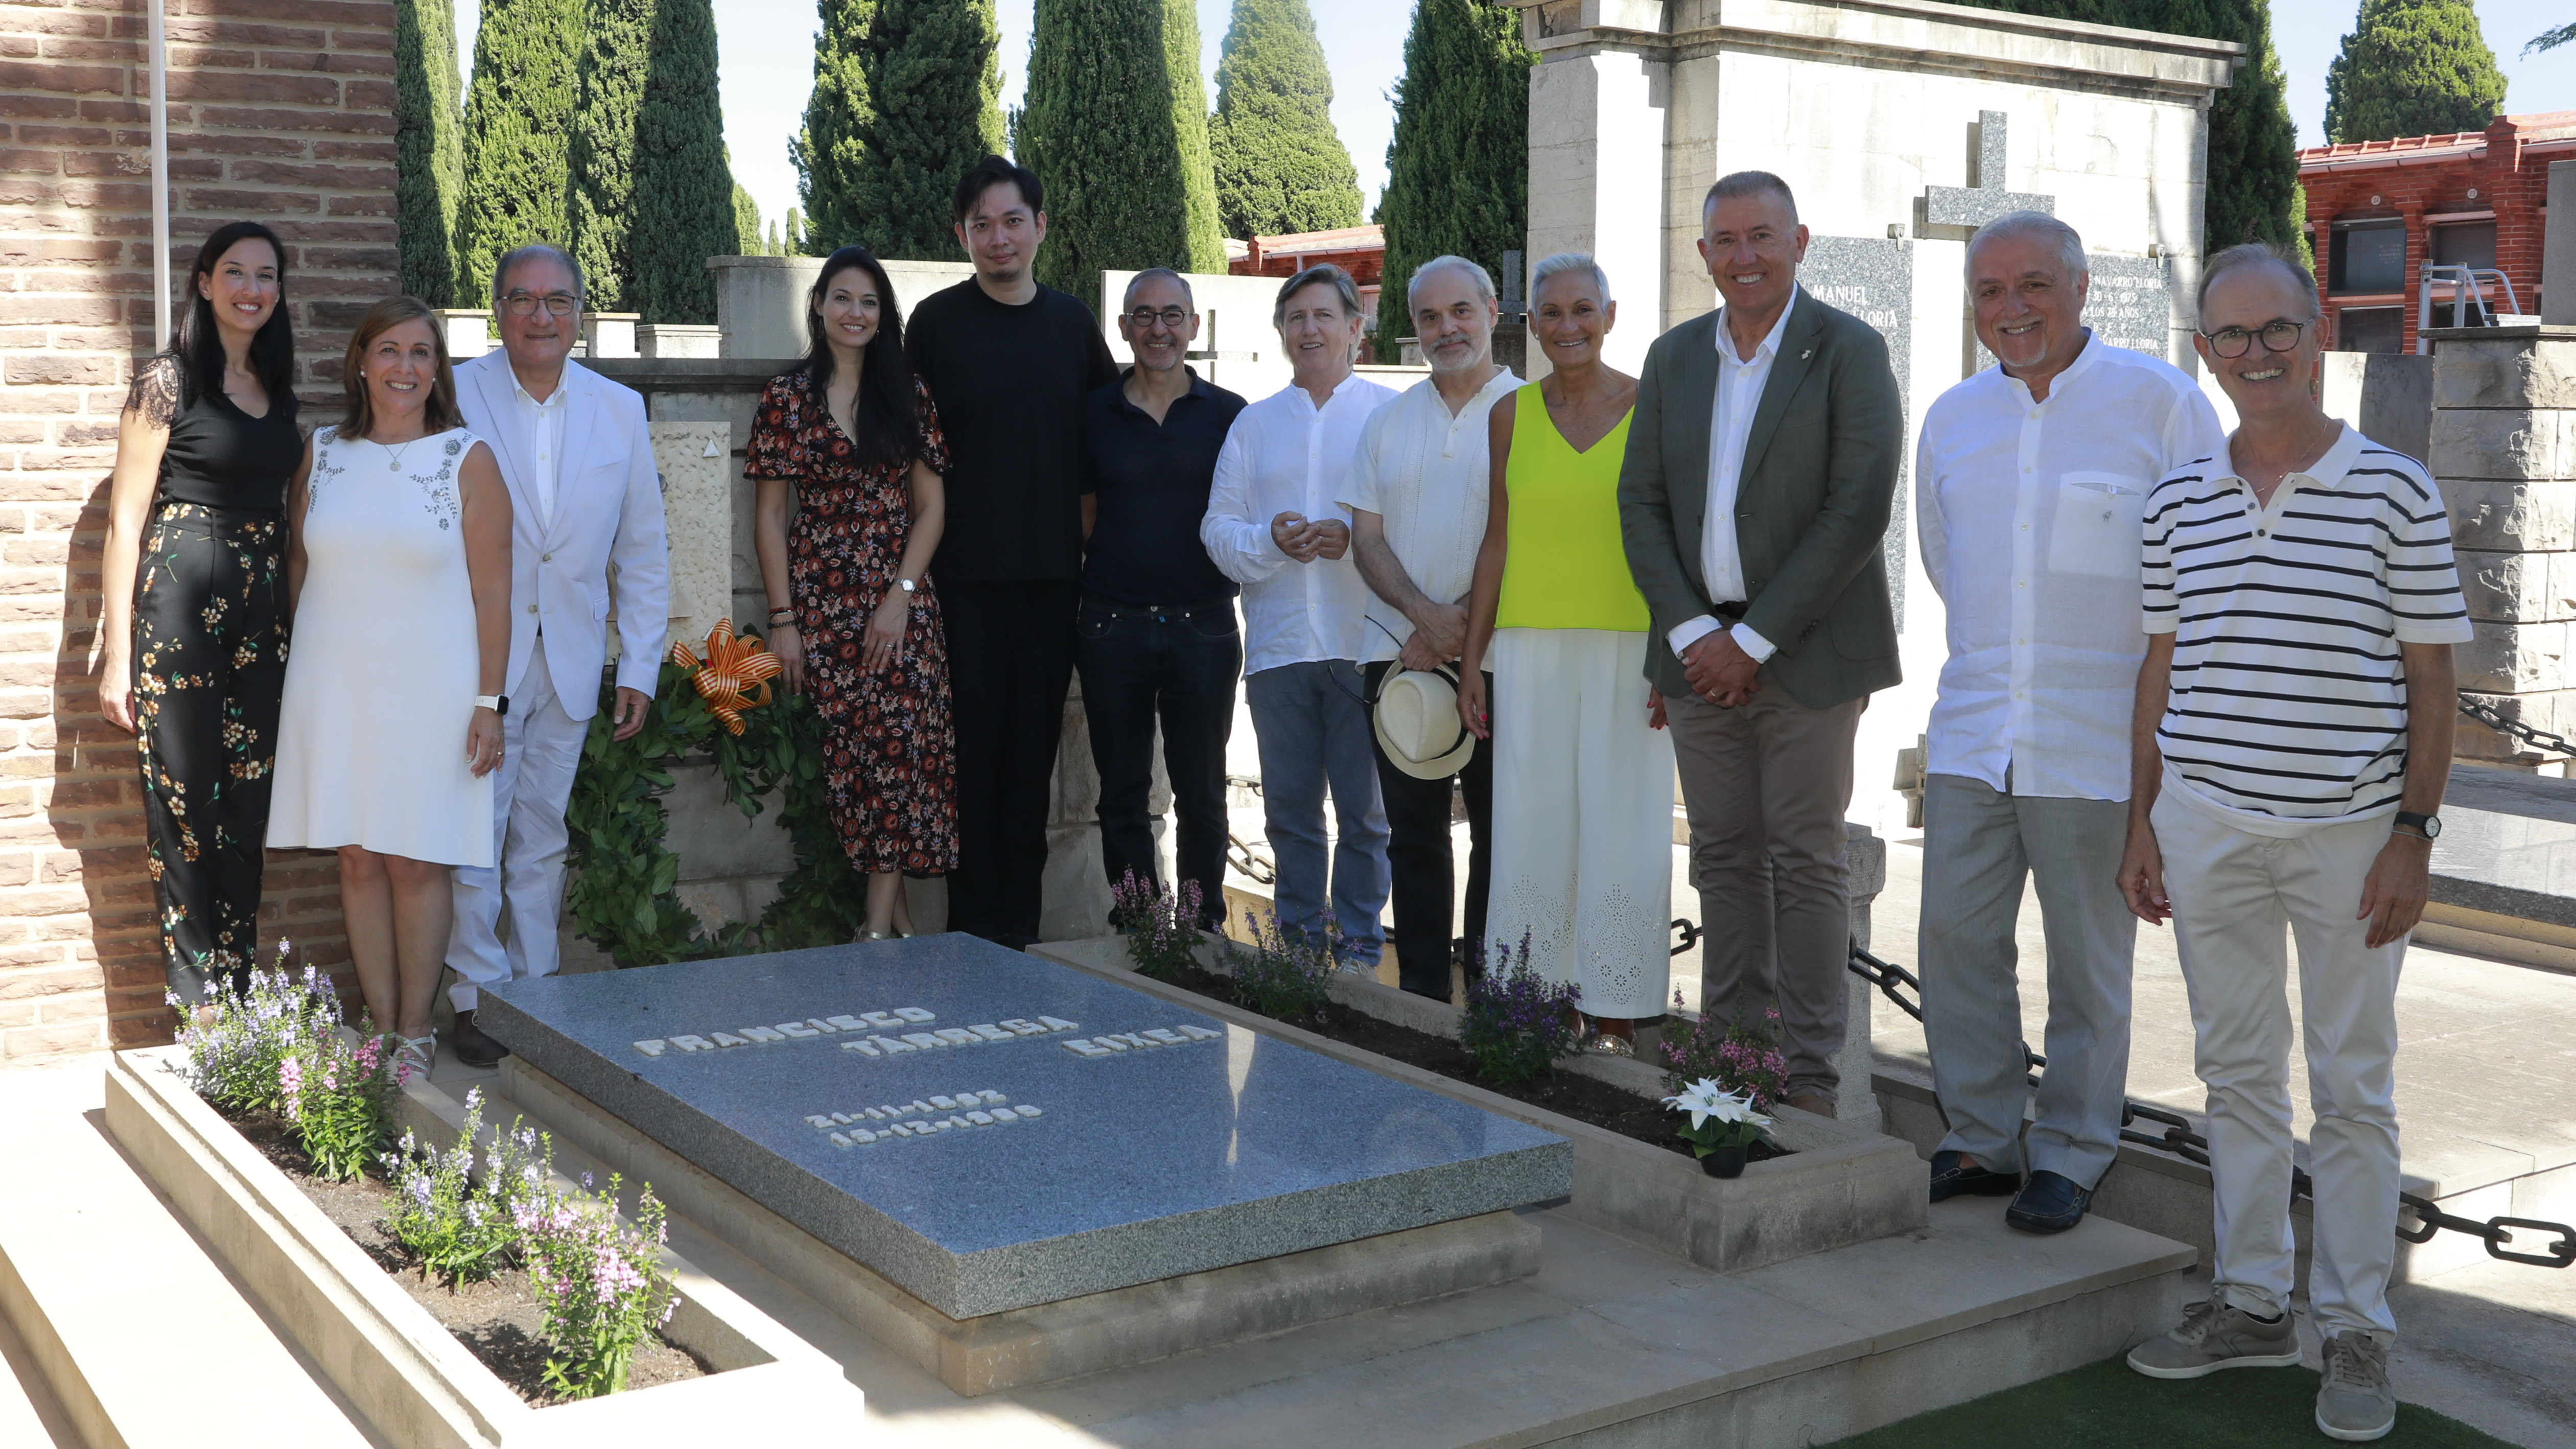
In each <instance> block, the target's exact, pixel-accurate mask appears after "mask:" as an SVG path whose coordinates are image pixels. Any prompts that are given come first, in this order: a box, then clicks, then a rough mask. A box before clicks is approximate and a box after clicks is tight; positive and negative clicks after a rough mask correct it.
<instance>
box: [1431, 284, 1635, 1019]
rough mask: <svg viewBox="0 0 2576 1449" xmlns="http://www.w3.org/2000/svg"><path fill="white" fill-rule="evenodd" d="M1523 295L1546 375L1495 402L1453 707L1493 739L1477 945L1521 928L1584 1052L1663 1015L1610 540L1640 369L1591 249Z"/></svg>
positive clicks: (1626, 642) (1617, 571)
mask: <svg viewBox="0 0 2576 1449" xmlns="http://www.w3.org/2000/svg"><path fill="white" fill-rule="evenodd" d="M1530 301H1531V304H1532V312H1531V316H1530V324H1531V325H1530V331H1531V332H1532V333H1533V334H1534V335H1535V336H1536V337H1537V339H1538V341H1539V344H1540V345H1541V346H1543V347H1545V348H1546V349H1547V360H1548V365H1549V366H1550V367H1551V368H1553V369H1554V370H1553V371H1552V372H1551V373H1550V374H1549V375H1548V376H1547V377H1546V378H1544V379H1542V380H1541V381H1538V382H1534V383H1531V384H1530V385H1528V386H1527V387H1524V388H1522V389H1520V391H1518V392H1516V393H1514V394H1513V395H1512V396H1511V398H1510V399H1509V400H1508V401H1504V402H1498V403H1496V404H1494V410H1493V414H1492V416H1491V419H1490V421H1489V423H1488V428H1489V430H1490V433H1491V441H1492V453H1493V502H1492V505H1491V507H1490V509H1489V511H1488V512H1487V515H1486V518H1487V522H1486V524H1485V540H1484V546H1483V548H1482V549H1481V550H1479V552H1478V553H1477V555H1476V580H1475V584H1474V585H1473V587H1472V588H1471V589H1470V590H1469V593H1468V603H1467V648H1466V657H1465V659H1464V661H1463V662H1462V663H1461V664H1460V666H1459V679H1460V681H1461V684H1460V688H1459V691H1458V712H1459V714H1460V715H1461V716H1462V717H1463V718H1464V719H1465V721H1466V724H1467V728H1469V729H1471V730H1473V731H1475V732H1476V734H1477V735H1478V736H1480V737H1483V738H1488V739H1491V740H1492V741H1493V743H1494V749H1495V751H1496V753H1495V756H1494V902H1493V911H1492V914H1491V915H1490V916H1489V917H1488V920H1489V922H1490V924H1489V925H1488V927H1487V930H1488V931H1489V932H1490V934H1491V935H1492V937H1493V940H1492V943H1491V945H1490V947H1489V948H1488V949H1489V952H1490V953H1491V955H1493V956H1499V955H1500V954H1501V953H1502V952H1503V951H1505V950H1509V949H1513V948H1515V947H1517V945H1518V944H1519V942H1520V940H1521V939H1522V937H1523V936H1524V935H1526V936H1527V937H1528V939H1529V943H1530V949H1529V963H1530V965H1531V967H1532V968H1533V969H1535V970H1536V971H1537V972H1538V973H1539V974H1540V975H1541V976H1544V977H1547V978H1549V979H1552V980H1556V981H1572V982H1573V983H1574V984H1575V985H1576V986H1577V987H1579V988H1581V991H1582V995H1581V997H1580V998H1579V1004H1580V1005H1581V1007H1582V1010H1583V1014H1584V1015H1586V1016H1588V1017H1590V1018H1591V1023H1592V1027H1591V1032H1590V1034H1589V1035H1588V1037H1587V1038H1586V1041H1585V1046H1586V1048H1587V1049H1588V1050H1591V1051H1595V1052H1601V1053H1606V1054H1608V1055H1612V1056H1628V1055H1631V1054H1632V1053H1633V1051H1634V1047H1633V1046H1632V1045H1631V1043H1632V1042H1633V1040H1634V1038H1635V1023H1636V1022H1637V1021H1638V1020H1640V1019H1651V1018H1654V1017H1659V1016H1661V1015H1663V1013H1664V992H1665V991H1666V990H1667V989H1668V983H1669V981H1670V980H1671V964H1672V955H1671V949H1670V947H1668V946H1667V945H1666V942H1667V940H1668V939H1669V934H1670V931H1671V921H1672V870H1673V857H1672V839H1673V837H1672V829H1673V827H1672V819H1673V746H1672V738H1671V736H1669V735H1667V734H1665V733H1664V732H1663V730H1662V729H1661V726H1662V724H1663V707H1662V701H1661V700H1659V699H1657V698H1656V697H1655V692H1654V688H1653V686H1651V685H1649V684H1647V683H1646V678H1645V674H1646V639H1647V631H1648V629H1649V628H1650V627H1651V626H1650V624H1649V622H1648V619H1647V613H1646V600H1645V598H1644V596H1643V595H1641V594H1639V593H1638V592H1637V584H1636V580H1635V578H1634V577H1633V576H1632V575H1631V574H1630V573H1629V571H1628V556H1627V552H1626V550H1625V548H1624V547H1623V546H1622V545H1621V542H1620V537H1619V465H1620V463H1621V461H1622V460H1623V459H1624V458H1625V457H1626V456H1627V451H1628V419H1629V415H1630V413H1631V411H1632V410H1633V409H1634V407H1635V405H1636V401H1637V380H1636V379H1635V378H1633V377H1630V376H1628V375H1627V374H1625V373H1622V372H1618V371H1615V370H1613V369H1612V368H1610V367H1609V366H1608V365H1607V364H1605V363H1604V362H1603V361H1602V360H1601V339H1602V338H1603V336H1605V335H1606V334H1607V333H1608V332H1609V331H1610V326H1611V323H1612V322H1614V321H1615V320H1617V317H1618V312H1617V310H1616V307H1615V305H1614V304H1613V303H1612V302H1611V300H1610V281H1609V278H1607V277H1605V276H1604V275H1602V272H1601V268H1600V267H1599V266H1598V265H1596V264H1595V263H1594V262H1593V260H1592V259H1591V258H1590V257H1587V256H1580V255H1577V254H1575V253H1571V252H1560V253H1558V254H1557V255H1555V256H1552V257H1549V258H1547V259H1546V260H1545V261H1542V262H1540V263H1539V264H1538V265H1537V266H1536V267H1534V268H1532V269H1531V273H1530ZM1488 643H1490V644H1491V646H1492V649H1493V659H1492V667H1493V671H1494V699H1493V715H1492V718H1491V720H1490V722H1489V720H1488V717H1487V715H1486V701H1485V698H1484V695H1485V689H1484V678H1483V674H1482V671H1481V669H1480V666H1481V665H1483V664H1484V663H1485V651H1486V647H1487V645H1488Z"/></svg>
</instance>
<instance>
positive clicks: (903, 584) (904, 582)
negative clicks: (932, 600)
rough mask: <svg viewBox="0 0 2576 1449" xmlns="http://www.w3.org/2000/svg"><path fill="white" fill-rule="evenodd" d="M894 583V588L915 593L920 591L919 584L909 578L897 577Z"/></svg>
mask: <svg viewBox="0 0 2576 1449" xmlns="http://www.w3.org/2000/svg"><path fill="white" fill-rule="evenodd" d="M894 583H895V587H896V588H899V589H901V590H903V591H904V592H905V593H907V594H917V593H920V592H921V588H920V586H919V585H917V584H915V583H914V582H913V581H912V580H910V579H897V580H895V581H894Z"/></svg>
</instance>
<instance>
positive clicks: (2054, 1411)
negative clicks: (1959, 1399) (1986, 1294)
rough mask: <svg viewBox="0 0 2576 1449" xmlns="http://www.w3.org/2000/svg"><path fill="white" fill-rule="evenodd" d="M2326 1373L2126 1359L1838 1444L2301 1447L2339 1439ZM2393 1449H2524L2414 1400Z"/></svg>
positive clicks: (1841, 1448)
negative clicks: (2162, 1365) (2181, 1367)
mask: <svg viewBox="0 0 2576 1449" xmlns="http://www.w3.org/2000/svg"><path fill="white" fill-rule="evenodd" d="M2316 1406H2317V1372H2316V1370H2314V1369H2307V1368H2295V1369H2293V1368H2277V1369H2229V1370H2227V1371H2226V1372H2224V1373H2215V1374H2211V1375H2210V1376H2209V1377H2207V1378H2204V1379H2183V1380H2179V1381H2174V1380H2166V1379H2151V1378H2148V1377H2147V1376H2146V1375H2144V1374H2142V1373H2138V1372H2136V1371H2135V1370H2133V1369H2131V1368H2130V1367H2129V1366H2128V1365H2127V1364H2126V1363H2124V1362H2123V1361H2121V1360H2120V1359H2117V1358H2106V1359H2104V1360H2102V1361H2101V1362H2100V1363H2092V1364H2086V1365H2085V1366H2084V1367H2082V1368H2079V1369H2069V1370H2068V1371H2066V1372H2065V1373H2062V1374H2059V1375H2057V1376H2056V1377H2054V1378H2045V1379H2041V1380H2039V1381H2038V1382H2037V1383H2029V1384H2024V1385H2022V1386H2021V1387H2020V1388H2017V1389H2006V1390H2004V1391H2003V1392H2001V1393H1998V1394H1988V1395H1986V1396H1985V1397H1984V1398H1982V1399H1971V1400H1969V1401H1968V1402H1967V1403H1964V1404H1953V1405H1951V1406H1950V1407H1949V1408H1946V1409H1935V1410H1933V1411H1932V1412H1931V1413H1928V1414H1917V1415H1916V1416H1914V1417H1913V1418H1911V1419H1906V1420H1902V1421H1900V1422H1898V1423H1894V1424H1889V1425H1887V1426H1886V1427H1884V1428H1880V1429H1872V1430H1870V1431H1869V1432H1868V1433H1866V1434H1855V1435H1853V1436H1852V1437H1851V1438H1848V1439H1841V1440H1837V1441H1835V1442H1834V1444H1833V1445H1832V1446H1830V1449H1996V1446H1998V1445H2007V1446H2021V1449H2037V1446H2051V1449H2055V1446H2064V1449H2175V1446H2189V1449H2296V1446H2300V1445H2311V1444H2313V1445H2319V1446H2325V1445H2332V1444H2334V1443H2335V1442H2337V1441H2335V1440H2332V1439H2329V1438H2327V1437H2326V1436H2325V1435H2324V1434H2323V1433H2321V1432H2319V1431H2318V1429H2317V1425H2316ZM2378 1442H2379V1443H2381V1444H2383V1445H2385V1446H2387V1449H2516V1446H2514V1445H2512V1444H2509V1443H2507V1442H2506V1441H2504V1440H2502V1439H2499V1438H2497V1437H2495V1436H2494V1435H2493V1434H2488V1433H2484V1432H2482V1431H2480V1430H2477V1429H2472V1428H2470V1427H2469V1426H2468V1425H2466V1424H2463V1423H2461V1422H2460V1421H2459V1420H2457V1419H2450V1418H2445V1417H2443V1416H2442V1415H2440V1414H2436V1413H2434V1412H2433V1411H2432V1410H2430V1409H2425V1408H2419V1407H2417V1406H2416V1405H2413V1404H2399V1405H2398V1406H2397V1427H2396V1428H2395V1429H2394V1430H2391V1431H2390V1433H2389V1435H2388V1437H2387V1438H2385V1439H2382V1440H2380V1441H2378Z"/></svg>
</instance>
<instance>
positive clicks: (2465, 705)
mask: <svg viewBox="0 0 2576 1449" xmlns="http://www.w3.org/2000/svg"><path fill="white" fill-rule="evenodd" d="M2460 713H2462V714H2464V715H2467V716H2468V717H2469V718H2471V719H2473V720H2476V721H2477V722H2478V723H2480V724H2482V725H2485V726H2486V727H2487V728H2488V729H2491V730H2493V731H2495V732H2496V733H2497V734H2500V735H2502V736H2504V737H2505V738H2506V739H2509V740H2515V741H2518V742H2520V743H2522V744H2526V745H2529V746H2531V747H2532V748H2533V749H2535V750H2538V751H2539V752H2540V753H2542V754H2544V755H2565V756H2576V741H2571V740H2569V739H2568V738H2567V737H2566V736H2564V735H2553V734H2551V733H2550V732H2549V731H2547V730H2544V729H2535V728H2534V727H2532V726H2530V725H2527V724H2524V723H2523V722H2522V721H2520V720H2518V719H2506V718H2505V717H2504V714H2503V712H2502V711H2500V710H2498V709H2497V708H2496V707H2495V706H2494V705H2491V704H2488V703H2486V702H2485V701H2483V700H2477V699H2471V698H2469V697H2468V696H2467V695H2465V694H2464V695H2461V696H2460Z"/></svg>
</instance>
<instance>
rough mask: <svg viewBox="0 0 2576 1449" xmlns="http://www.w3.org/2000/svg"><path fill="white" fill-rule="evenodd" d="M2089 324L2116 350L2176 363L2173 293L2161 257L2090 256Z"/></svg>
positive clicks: (2086, 318) (2086, 312)
mask: <svg viewBox="0 0 2576 1449" xmlns="http://www.w3.org/2000/svg"><path fill="white" fill-rule="evenodd" d="M2085 261H2086V262H2087V263H2088V264H2089V265H2090V266H2091V268H2092V272H2093V285H2092V287H2091V289H2090V290H2088V291H2087V292H2086V293H2085V294H2084V325H2085V326H2087V327H2090V328H2092V329H2093V335H2094V336H2096V337H2099V338H2101V339H2102V340H2103V341H2105V342H2108V343H2110V344H2112V345H2113V346H2115V347H2127V348H2133V349H2135V350H2136V351H2139V352H2143V353H2145V354H2146V355H2148V356H2149V357H2161V358H2163V359H2164V360H2165V361H2167V362H2171V361H2173V356H2172V353H2173V345H2174V336H2173V290H2172V283H2171V282H2170V281H2169V280H2168V279H2167V277H2166V275H2165V263H2164V259H2163V258H2161V257H2106V256H2099V255H2094V256H2088V257H2086V258H2085Z"/></svg>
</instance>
